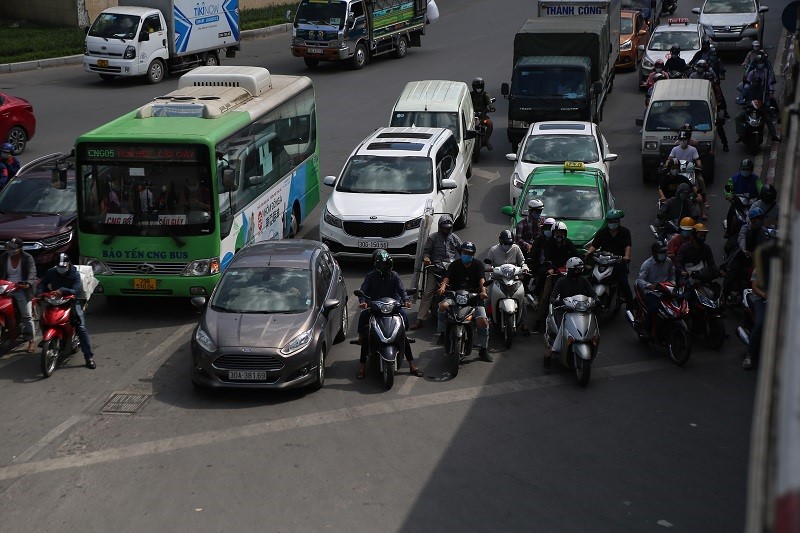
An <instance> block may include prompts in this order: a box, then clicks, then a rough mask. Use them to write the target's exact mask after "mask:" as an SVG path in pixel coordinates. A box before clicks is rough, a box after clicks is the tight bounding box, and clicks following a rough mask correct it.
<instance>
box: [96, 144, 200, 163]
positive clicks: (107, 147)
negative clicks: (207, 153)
mask: <svg viewBox="0 0 800 533" xmlns="http://www.w3.org/2000/svg"><path fill="white" fill-rule="evenodd" d="M82 148H83V153H84V154H85V156H86V160H87V161H175V162H187V161H191V162H196V161H197V160H198V147H197V146H186V145H176V144H161V145H149V146H148V145H136V146H133V145H118V144H116V145H112V144H103V145H84V146H83V147H82Z"/></svg>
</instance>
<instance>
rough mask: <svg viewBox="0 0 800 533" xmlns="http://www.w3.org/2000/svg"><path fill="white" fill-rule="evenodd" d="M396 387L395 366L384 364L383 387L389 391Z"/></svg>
mask: <svg viewBox="0 0 800 533" xmlns="http://www.w3.org/2000/svg"><path fill="white" fill-rule="evenodd" d="M393 385H394V366H392V365H390V364H389V363H388V362H386V361H384V362H383V387H384V388H385V389H386V390H389V389H391V388H392V386H393Z"/></svg>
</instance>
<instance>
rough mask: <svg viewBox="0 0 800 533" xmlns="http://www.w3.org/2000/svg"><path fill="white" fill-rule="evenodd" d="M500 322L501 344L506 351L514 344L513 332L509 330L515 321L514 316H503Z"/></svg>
mask: <svg viewBox="0 0 800 533" xmlns="http://www.w3.org/2000/svg"><path fill="white" fill-rule="evenodd" d="M500 320H502V322H501V324H502V328H503V343H504V344H505V346H506V349H508V348H511V345H512V344H514V330H513V329H512V328H511V322H510V321H513V320H516V317H515V316H514V315H511V317H508V316H505V315H503V316H502V317H501V318H500Z"/></svg>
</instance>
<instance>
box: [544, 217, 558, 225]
mask: <svg viewBox="0 0 800 533" xmlns="http://www.w3.org/2000/svg"><path fill="white" fill-rule="evenodd" d="M544 225H545V226H555V225H556V219H554V218H553V217H547V218H546V219H544Z"/></svg>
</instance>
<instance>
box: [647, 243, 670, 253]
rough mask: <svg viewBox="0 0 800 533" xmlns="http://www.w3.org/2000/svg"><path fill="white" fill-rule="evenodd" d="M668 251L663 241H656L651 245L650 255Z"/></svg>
mask: <svg viewBox="0 0 800 533" xmlns="http://www.w3.org/2000/svg"><path fill="white" fill-rule="evenodd" d="M666 251H667V245H666V244H664V243H663V242H661V241H655V242H653V244H651V245H650V253H652V254H653V255H655V254H657V253H663V252H666Z"/></svg>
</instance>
